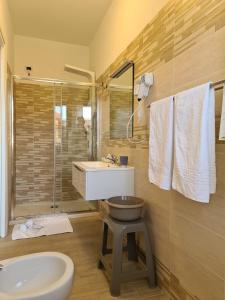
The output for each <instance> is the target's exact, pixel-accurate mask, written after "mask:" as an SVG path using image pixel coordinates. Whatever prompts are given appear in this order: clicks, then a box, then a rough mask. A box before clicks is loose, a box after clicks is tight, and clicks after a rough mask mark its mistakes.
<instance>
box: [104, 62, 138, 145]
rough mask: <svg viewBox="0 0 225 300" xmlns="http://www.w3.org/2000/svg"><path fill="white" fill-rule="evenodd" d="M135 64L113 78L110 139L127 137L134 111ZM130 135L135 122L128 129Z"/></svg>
mask: <svg viewBox="0 0 225 300" xmlns="http://www.w3.org/2000/svg"><path fill="white" fill-rule="evenodd" d="M133 69H134V66H133V64H130V66H129V68H128V69H127V68H126V70H125V71H124V72H123V73H122V72H120V74H121V73H122V74H121V75H120V74H119V76H118V77H116V78H112V79H111V81H110V84H109V96H110V139H125V138H127V123H128V121H129V118H130V116H131V115H132V113H133V85H134V84H133V82H134V80H133V77H134V70H133ZM128 136H129V137H132V136H133V123H132V122H131V124H130V126H129V129H128Z"/></svg>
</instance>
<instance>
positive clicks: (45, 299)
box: [0, 252, 74, 300]
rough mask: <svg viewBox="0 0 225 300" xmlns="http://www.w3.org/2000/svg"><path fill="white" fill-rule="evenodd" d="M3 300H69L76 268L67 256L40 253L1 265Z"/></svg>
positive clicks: (6, 261) (0, 262)
mask: <svg viewBox="0 0 225 300" xmlns="http://www.w3.org/2000/svg"><path fill="white" fill-rule="evenodd" d="M0 264H1V265H2V268H1V271H0V300H66V299H67V298H68V296H69V293H70V290H71V287H72V284H73V274H74V265H73V261H72V260H71V259H70V258H69V257H68V256H66V255H64V254H62V253H58V252H41V253H35V254H29V255H25V256H20V257H14V258H12V259H7V260H3V261H0Z"/></svg>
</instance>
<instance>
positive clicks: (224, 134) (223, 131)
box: [219, 85, 225, 141]
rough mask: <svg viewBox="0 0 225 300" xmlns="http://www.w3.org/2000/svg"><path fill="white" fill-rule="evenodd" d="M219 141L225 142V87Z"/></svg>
mask: <svg viewBox="0 0 225 300" xmlns="http://www.w3.org/2000/svg"><path fill="white" fill-rule="evenodd" d="M219 140H220V141H225V85H224V86H223V103H222V112H221V119H220V133H219Z"/></svg>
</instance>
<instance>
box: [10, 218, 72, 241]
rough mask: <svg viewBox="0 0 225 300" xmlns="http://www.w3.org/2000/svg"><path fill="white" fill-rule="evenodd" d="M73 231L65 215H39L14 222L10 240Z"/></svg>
mask: <svg viewBox="0 0 225 300" xmlns="http://www.w3.org/2000/svg"><path fill="white" fill-rule="evenodd" d="M65 232H73V227H72V225H71V223H70V220H69V218H68V217H67V216H62V215H60V216H49V217H46V216H45V217H39V218H32V219H29V220H27V221H26V222H25V223H23V224H16V225H15V226H14V227H13V231H12V240H20V239H29V238H34V237H39V236H43V235H52V234H59V233H65Z"/></svg>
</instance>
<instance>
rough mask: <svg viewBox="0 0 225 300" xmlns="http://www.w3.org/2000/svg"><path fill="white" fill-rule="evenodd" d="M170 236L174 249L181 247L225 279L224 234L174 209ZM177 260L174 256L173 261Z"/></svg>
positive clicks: (199, 262)
mask: <svg viewBox="0 0 225 300" xmlns="http://www.w3.org/2000/svg"><path fill="white" fill-rule="evenodd" d="M170 237H171V243H172V245H173V246H172V247H173V250H174V249H176V248H178V249H180V250H181V251H182V253H184V254H185V255H186V256H189V257H190V258H192V259H193V260H194V261H196V262H198V264H199V265H201V266H204V267H205V268H206V269H207V270H209V271H211V273H213V274H216V275H217V276H218V277H220V278H221V279H222V280H223V279H224V270H225V269H224V267H225V251H224V249H225V239H224V238H223V237H222V236H219V235H217V234H216V233H215V232H214V231H210V230H209V229H207V228H206V227H203V226H202V225H198V224H197V223H193V222H192V221H191V220H190V219H188V218H184V217H183V216H181V215H178V214H177V213H176V212H173V211H172V213H171V227H170ZM175 260H176V258H175V257H174V259H173V263H175Z"/></svg>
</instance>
